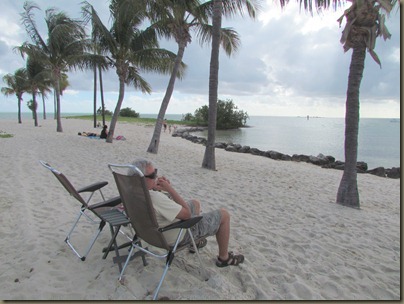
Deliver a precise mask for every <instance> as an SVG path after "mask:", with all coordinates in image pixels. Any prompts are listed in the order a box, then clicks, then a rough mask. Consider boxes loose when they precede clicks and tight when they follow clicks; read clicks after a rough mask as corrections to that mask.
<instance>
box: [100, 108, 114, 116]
mask: <svg viewBox="0 0 404 304" xmlns="http://www.w3.org/2000/svg"><path fill="white" fill-rule="evenodd" d="M104 114H105V116H112V112H111V111H109V110H107V108H104ZM97 115H102V107H99V108H98V110H97Z"/></svg>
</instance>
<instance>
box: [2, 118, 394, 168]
mask: <svg viewBox="0 0 404 304" xmlns="http://www.w3.org/2000/svg"><path fill="white" fill-rule="evenodd" d="M22 115H23V117H22V120H23V123H24V121H26V120H32V113H31V112H22ZM78 115H93V114H92V113H85V112H83V113H78V112H76V113H62V115H61V116H62V117H69V116H78ZM182 116H183V114H166V115H165V118H167V119H168V120H181V118H182ZM140 117H141V118H157V114H140ZM0 119H2V120H3V119H11V120H15V121H16V122H17V112H0ZM38 119H39V121H41V120H43V117H42V113H38ZM49 119H53V112H52V113H47V120H49ZM246 125H247V127H243V128H240V129H236V130H217V131H216V136H215V141H216V142H225V143H234V144H240V145H242V146H249V147H250V148H257V149H260V150H262V151H269V150H272V151H277V152H280V153H283V154H288V155H290V156H292V155H293V154H298V155H300V154H302V155H309V156H310V155H313V156H318V155H319V154H323V155H326V156H328V155H329V156H333V157H335V159H336V160H339V161H343V162H344V160H345V157H344V140H345V136H344V133H345V118H342V117H319V116H312V117H311V116H309V117H307V116H258V115H257V116H250V117H249V119H248V120H247V123H246ZM400 125H401V121H400V118H368V117H362V118H360V120H359V137H358V159H357V160H358V162H360V161H362V162H365V163H367V164H368V169H374V168H377V167H384V168H393V167H400V166H401V150H400ZM90 128H92V126H91V127H90V126H89V129H90ZM194 135H196V136H199V137H204V138H206V137H207V131H203V132H195V133H194Z"/></svg>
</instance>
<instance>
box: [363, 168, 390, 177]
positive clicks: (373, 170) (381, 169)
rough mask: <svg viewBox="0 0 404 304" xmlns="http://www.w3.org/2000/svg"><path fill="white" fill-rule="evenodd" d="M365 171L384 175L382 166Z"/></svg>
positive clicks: (384, 171)
mask: <svg viewBox="0 0 404 304" xmlns="http://www.w3.org/2000/svg"><path fill="white" fill-rule="evenodd" d="M367 173H370V174H373V175H377V176H381V177H385V176H386V170H385V169H384V167H377V168H374V169H372V170H368V171H367Z"/></svg>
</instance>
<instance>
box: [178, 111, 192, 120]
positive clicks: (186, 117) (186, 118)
mask: <svg viewBox="0 0 404 304" xmlns="http://www.w3.org/2000/svg"><path fill="white" fill-rule="evenodd" d="M181 120H182V121H193V120H194V116H193V115H192V114H191V113H187V114H183V115H182V118H181Z"/></svg>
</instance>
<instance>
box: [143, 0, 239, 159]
mask: <svg viewBox="0 0 404 304" xmlns="http://www.w3.org/2000/svg"><path fill="white" fill-rule="evenodd" d="M149 10H150V12H151V16H150V18H151V19H152V20H153V27H154V28H155V29H156V30H157V32H158V34H159V35H160V36H163V37H166V38H174V39H175V41H176V43H177V45H178V51H177V57H176V59H175V65H174V69H173V72H172V73H171V76H170V80H169V82H168V85H167V89H166V93H165V95H164V98H163V101H162V103H161V106H160V110H159V113H158V116H157V121H156V125H155V128H154V132H153V136H152V139H151V141H150V145H149V147H148V149H147V152H151V153H155V154H157V152H158V147H159V143H160V135H161V127H162V124H163V119H164V116H165V113H166V110H167V107H168V104H169V102H170V99H171V96H172V93H173V91H174V85H175V80H176V77H177V73H178V69H179V67H180V64H181V62H182V58H183V56H184V52H185V48H186V47H187V45H188V44H189V43H191V41H192V39H191V38H192V37H191V33H190V31H191V30H192V29H195V31H196V32H197V35H198V36H199V38H200V43H201V44H204V43H208V42H210V40H211V37H212V35H211V32H212V26H210V25H209V24H208V17H209V16H210V15H211V5H210V3H204V4H201V3H200V1H199V0H194V1H189V0H171V1H153V5H152V6H151V7H150V8H149ZM221 31H222V36H221V41H220V42H221V44H222V46H223V48H224V50H225V51H226V54H227V55H229V56H230V55H231V54H232V52H233V51H236V50H237V47H238V46H239V38H238V36H237V32H235V31H233V30H232V29H227V28H222V29H221Z"/></svg>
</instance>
